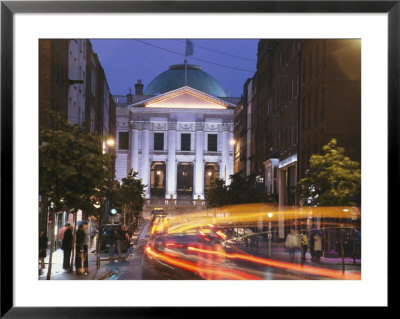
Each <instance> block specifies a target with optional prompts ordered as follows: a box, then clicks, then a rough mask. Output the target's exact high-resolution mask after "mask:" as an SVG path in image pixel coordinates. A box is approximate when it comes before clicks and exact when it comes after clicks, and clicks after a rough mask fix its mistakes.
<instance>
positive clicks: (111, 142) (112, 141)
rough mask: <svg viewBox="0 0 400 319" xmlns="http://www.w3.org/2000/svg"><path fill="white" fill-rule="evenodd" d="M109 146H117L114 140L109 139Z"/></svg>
mask: <svg viewBox="0 0 400 319" xmlns="http://www.w3.org/2000/svg"><path fill="white" fill-rule="evenodd" d="M107 145H108V146H114V145H115V140H114V139H113V138H111V137H110V138H108V139H107Z"/></svg>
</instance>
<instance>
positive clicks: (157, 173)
mask: <svg viewBox="0 0 400 319" xmlns="http://www.w3.org/2000/svg"><path fill="white" fill-rule="evenodd" d="M150 194H151V197H153V198H156V197H159V198H165V162H152V163H151V171H150Z"/></svg>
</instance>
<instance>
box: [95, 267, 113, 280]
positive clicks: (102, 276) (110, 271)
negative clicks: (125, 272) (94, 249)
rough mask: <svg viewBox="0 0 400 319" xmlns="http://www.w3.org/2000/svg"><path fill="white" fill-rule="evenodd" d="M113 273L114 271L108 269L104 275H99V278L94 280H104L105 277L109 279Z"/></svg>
mask: <svg viewBox="0 0 400 319" xmlns="http://www.w3.org/2000/svg"><path fill="white" fill-rule="evenodd" d="M113 273H114V270H112V269H110V270H109V271H107V272H106V273H105V274H103V275H101V276H100V277H98V278H96V280H104V279H106V278H107V277H110V276H111V275H112V274H113Z"/></svg>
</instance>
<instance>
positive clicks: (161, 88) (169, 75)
mask: <svg viewBox="0 0 400 319" xmlns="http://www.w3.org/2000/svg"><path fill="white" fill-rule="evenodd" d="M186 66H187V74H186V84H185V64H175V65H171V66H170V67H169V69H168V70H167V71H165V72H163V73H161V74H159V75H158V76H156V77H155V78H154V79H153V80H152V81H151V82H150V83H149V85H148V86H147V87H146V88H145V90H144V94H145V95H157V94H162V93H166V92H169V91H172V90H175V89H178V88H180V87H183V86H190V87H192V88H194V89H196V90H199V91H202V92H204V93H207V94H210V95H213V96H216V97H227V94H226V92H225V90H224V89H223V88H222V86H221V85H220V84H219V83H218V81H217V80H216V79H215V78H214V77H213V76H211V75H210V74H208V73H206V72H204V71H203V70H202V69H201V67H200V66H198V65H192V64H186Z"/></svg>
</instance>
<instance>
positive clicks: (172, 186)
mask: <svg viewBox="0 0 400 319" xmlns="http://www.w3.org/2000/svg"><path fill="white" fill-rule="evenodd" d="M175 158H176V122H168V162H167V177H166V178H167V193H166V194H165V196H166V198H167V199H170V198H171V195H173V197H174V198H176V163H175Z"/></svg>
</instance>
